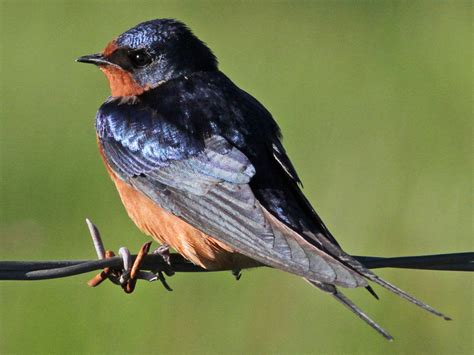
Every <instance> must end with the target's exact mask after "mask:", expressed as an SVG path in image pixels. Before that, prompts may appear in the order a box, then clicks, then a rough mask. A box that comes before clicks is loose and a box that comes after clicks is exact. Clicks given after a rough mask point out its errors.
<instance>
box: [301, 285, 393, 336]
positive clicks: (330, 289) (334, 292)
mask: <svg viewBox="0 0 474 355" xmlns="http://www.w3.org/2000/svg"><path fill="white" fill-rule="evenodd" d="M306 281H308V282H309V283H310V284H311V285H313V286H315V287H317V288H319V289H320V290H322V291H324V292H326V293H329V294H330V295H331V296H333V297H334V298H335V299H336V300H337V301H338V302H340V303H342V304H343V305H344V306H346V307H347V308H348V309H349V310H350V311H351V312H353V313H354V314H356V315H357V316H358V317H359V318H360V319H362V320H363V321H364V322H365V323H366V324H368V325H369V326H371V327H372V328H373V329H375V330H376V331H377V332H378V333H379V334H380V335H382V336H383V337H384V338H385V339H387V340H388V341H392V340H393V337H392V336H391V335H390V334H389V333H388V332H387V331H386V330H385V329H383V328H382V327H381V326H380V325H378V324H377V323H376V322H375V321H373V320H372V319H371V318H370V317H369V316H368V315H367V314H365V313H364V312H363V311H362V310H361V309H360V308H359V307H357V306H356V305H355V304H354V303H353V302H352V301H351V300H350V299H349V298H347V297H346V296H345V295H344V294H343V293H342V292H341V291H339V290H338V289H337V288H336V286H334V285H330V284H326V283H321V282H318V281H311V280H307V279H306Z"/></svg>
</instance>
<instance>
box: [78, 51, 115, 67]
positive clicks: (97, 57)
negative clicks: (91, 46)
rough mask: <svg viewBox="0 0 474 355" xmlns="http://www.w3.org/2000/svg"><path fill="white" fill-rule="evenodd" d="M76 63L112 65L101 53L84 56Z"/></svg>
mask: <svg viewBox="0 0 474 355" xmlns="http://www.w3.org/2000/svg"><path fill="white" fill-rule="evenodd" d="M76 62H79V63H89V64H94V65H110V64H112V63H111V62H109V61H108V60H107V59H105V57H104V56H103V55H102V54H101V53H96V54H89V55H84V56H82V57H79V58H77V59H76Z"/></svg>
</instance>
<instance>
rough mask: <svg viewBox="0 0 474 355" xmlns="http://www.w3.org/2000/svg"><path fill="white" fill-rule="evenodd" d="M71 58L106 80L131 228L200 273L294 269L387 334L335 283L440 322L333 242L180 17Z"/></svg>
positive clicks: (105, 112)
mask: <svg viewBox="0 0 474 355" xmlns="http://www.w3.org/2000/svg"><path fill="white" fill-rule="evenodd" d="M77 61H78V62H82V63H89V64H94V65H96V66H98V68H99V69H100V70H101V71H102V72H103V73H104V74H105V76H106V77H107V79H108V82H109V86H110V90H111V95H110V96H109V97H108V98H107V99H106V101H105V102H104V103H103V105H102V106H101V107H100V108H99V110H98V112H97V114H96V135H97V143H98V147H99V152H100V155H101V156H102V159H103V161H104V164H105V167H106V170H107V172H108V173H109V175H110V177H111V179H112V181H113V182H114V184H115V186H116V188H117V190H118V193H119V195H120V198H121V200H122V202H123V205H124V206H125V209H126V211H127V213H128V215H129V216H130V218H131V219H132V220H133V222H134V223H135V224H136V225H137V226H138V228H139V229H140V230H141V231H142V232H144V233H145V234H147V235H149V236H151V237H152V238H153V239H155V240H156V241H157V242H159V243H160V244H162V245H163V246H165V247H171V248H173V249H175V250H176V251H177V252H178V253H180V254H181V255H182V256H184V257H185V258H186V259H188V260H189V261H191V262H193V263H194V264H196V265H198V266H200V267H202V268H205V269H208V270H230V271H233V272H234V274H238V273H240V272H241V270H244V269H248V268H254V267H259V266H270V267H273V268H276V269H280V270H283V271H286V272H288V273H291V274H294V275H297V276H300V277H302V278H303V279H305V280H306V281H308V282H309V283H310V284H312V285H313V286H315V287H316V288H318V289H320V290H322V291H324V292H325V293H328V294H330V295H332V296H333V297H334V298H335V299H336V300H337V301H339V302H340V303H342V304H343V305H344V306H346V307H347V308H348V309H350V310H351V311H352V312H354V313H355V314H356V315H357V316H358V317H359V318H361V319H362V320H363V321H365V322H366V323H367V324H368V325H369V326H371V327H372V328H374V329H375V330H376V331H377V332H378V333H379V334H381V335H382V336H383V337H385V338H386V339H388V340H392V339H393V337H392V336H391V335H390V334H389V333H388V332H387V331H386V330H385V329H383V328H382V327H381V326H380V325H379V324H377V323H376V322H375V321H373V320H372V319H371V318H370V317H369V316H368V315H367V314H366V313H364V312H363V311H362V310H361V309H360V308H359V307H358V306H356V305H355V304H354V303H353V302H352V301H350V300H349V299H348V298H347V297H346V296H345V295H344V294H343V293H342V292H341V290H340V288H356V287H364V288H366V289H367V290H368V291H369V292H370V293H371V294H372V295H373V296H374V297H376V298H377V299H378V297H377V295H376V293H375V292H374V290H373V289H372V287H371V286H370V285H369V282H371V283H374V284H377V285H379V286H381V287H383V288H385V289H387V290H389V291H391V292H393V293H394V294H396V295H398V296H400V297H402V298H404V299H405V300H408V301H409V302H411V303H413V304H415V305H417V306H419V307H421V308H423V309H424V310H426V311H428V312H430V313H432V314H434V315H436V316H439V317H442V318H444V319H446V320H449V319H450V318H449V317H447V316H446V315H444V314H443V313H441V312H439V311H437V310H435V309H434V308H432V307H431V306H429V305H427V304H425V303H423V302H421V301H419V300H418V299H416V298H415V297H413V296H411V295H409V294H408V293H406V292H405V291H402V290H401V289H399V288H398V287H396V286H394V285H392V284H391V283H389V282H387V281H385V280H383V279H382V278H380V277H378V276H377V275H376V274H374V273H373V272H372V271H370V270H369V269H368V268H366V267H365V266H364V265H363V264H362V263H361V262H359V261H357V260H356V259H355V258H354V257H352V256H351V255H349V254H348V253H346V252H345V251H344V250H343V249H342V247H341V246H340V245H339V243H338V242H337V241H336V239H335V238H334V236H333V235H332V234H331V232H330V231H329V229H328V228H327V227H326V225H325V224H324V222H323V221H322V220H321V218H320V217H319V215H318V214H317V213H316V211H315V210H314V208H313V207H312V205H311V204H310V202H309V201H308V199H307V198H306V197H305V196H304V194H303V192H302V185H301V180H300V178H299V177H298V174H297V172H296V170H295V167H294V166H293V164H292V163H291V161H290V159H289V157H288V155H287V153H286V151H285V148H284V147H283V144H282V135H281V131H280V128H279V126H278V124H277V123H276V121H275V119H274V118H273V116H272V115H271V113H270V112H269V111H268V110H267V109H266V108H265V107H264V106H263V105H262V104H261V103H260V102H259V101H257V99H255V98H254V97H253V96H251V95H250V94H248V93H247V92H245V91H244V90H242V89H240V88H239V87H238V86H237V85H236V84H234V83H233V82H232V81H231V80H230V79H229V78H228V77H227V76H226V75H225V74H224V73H223V72H221V71H220V70H219V67H218V62H217V59H216V56H215V55H214V54H213V52H212V51H211V49H210V48H209V47H208V46H207V45H206V44H205V43H204V42H203V41H201V40H200V39H199V38H198V37H197V36H195V35H194V33H193V32H192V31H191V30H190V29H189V27H187V26H186V25H185V24H184V23H182V22H180V21H178V20H175V19H155V20H150V21H146V22H143V23H140V24H138V25H136V26H135V27H133V28H131V29H129V30H127V31H125V32H124V33H122V34H121V35H119V36H118V37H116V38H115V39H113V40H112V41H111V42H109V43H108V44H107V46H106V47H105V49H104V50H103V51H102V52H100V53H97V54H91V55H85V56H82V57H79V58H78V59H77Z"/></svg>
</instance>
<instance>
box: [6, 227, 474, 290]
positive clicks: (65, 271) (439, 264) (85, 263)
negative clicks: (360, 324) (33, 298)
mask: <svg viewBox="0 0 474 355" xmlns="http://www.w3.org/2000/svg"><path fill="white" fill-rule="evenodd" d="M86 222H87V225H88V227H89V231H90V234H91V236H92V240H93V243H94V247H95V250H96V252H97V256H98V258H99V259H98V260H52V261H0V280H16V281H32V280H48V279H56V278H62V277H70V276H75V275H80V274H84V273H88V272H91V271H96V270H103V271H102V272H101V273H100V274H99V275H97V276H96V277H95V278H93V279H92V280H90V281H89V285H90V286H97V285H99V284H100V283H101V282H102V281H103V280H105V279H110V280H111V281H112V282H114V283H116V284H119V285H122V287H123V288H124V290H125V291H126V292H132V291H133V289H134V286H135V282H136V279H144V280H147V281H156V280H160V281H161V282H162V283H163V285H164V286H165V287H166V288H167V289H169V290H171V288H170V287H169V286H168V285H167V283H166V281H165V278H164V274H166V275H168V276H171V275H172V274H173V273H175V272H210V270H206V269H203V268H201V267H199V266H197V265H194V264H192V263H191V262H189V261H187V260H186V259H185V258H184V257H182V256H181V255H180V254H177V253H171V254H170V253H168V249H167V248H166V246H165V247H164V248H163V247H160V248H159V249H157V250H156V251H155V252H154V253H151V254H148V250H149V247H150V244H151V243H146V244H144V245H143V246H142V249H141V250H140V252H139V253H138V254H136V255H131V254H130V252H129V251H128V249H126V248H121V249H120V250H119V254H120V256H115V255H114V254H113V253H112V252H110V251H109V252H108V251H106V250H105V248H104V245H103V242H102V238H101V236H100V232H99V230H98V229H97V227H96V226H95V225H94V224H93V223H92V222H91V221H90V220H86ZM354 258H355V259H357V260H358V261H360V262H361V263H362V264H363V265H364V266H366V267H367V268H369V269H376V268H406V269H418V270H444V271H474V252H463V253H451V254H436V255H419V256H403V257H373V256H354ZM233 273H234V275H235V276H236V278H237V279H238V278H239V277H240V274H239V272H238V271H235V270H234V271H233Z"/></svg>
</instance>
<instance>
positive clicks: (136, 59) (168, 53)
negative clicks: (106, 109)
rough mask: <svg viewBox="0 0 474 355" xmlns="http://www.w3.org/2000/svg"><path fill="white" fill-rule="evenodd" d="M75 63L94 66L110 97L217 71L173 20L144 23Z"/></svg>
mask: <svg viewBox="0 0 474 355" xmlns="http://www.w3.org/2000/svg"><path fill="white" fill-rule="evenodd" d="M77 61H78V62H81V63H91V64H95V65H97V66H98V67H99V68H100V69H101V70H102V71H103V72H104V74H105V75H106V76H107V79H108V80H109V84H110V89H111V92H112V96H132V95H139V94H141V93H143V92H144V91H146V90H148V89H151V88H154V87H157V86H158V85H160V84H162V83H164V82H166V81H168V80H170V79H173V78H177V77H180V76H187V75H191V74H192V73H195V72H201V71H215V70H217V60H216V57H215V56H214V54H213V53H212V52H211V50H210V49H209V48H208V47H207V46H206V45H205V44H204V43H203V42H202V41H200V40H199V39H198V38H197V37H196V36H195V35H194V34H193V33H192V32H191V30H190V29H189V28H188V27H186V25H184V24H183V23H181V22H179V21H176V20H172V19H158V20H152V21H147V22H143V23H141V24H139V25H137V26H135V27H133V28H131V29H129V30H128V31H126V32H124V33H122V34H121V35H120V36H119V37H117V38H116V39H114V40H113V41H111V42H110V43H109V44H108V45H107V46H106V47H105V49H104V50H103V51H102V53H97V54H92V55H85V56H83V57H80V58H78V59H77Z"/></svg>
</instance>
